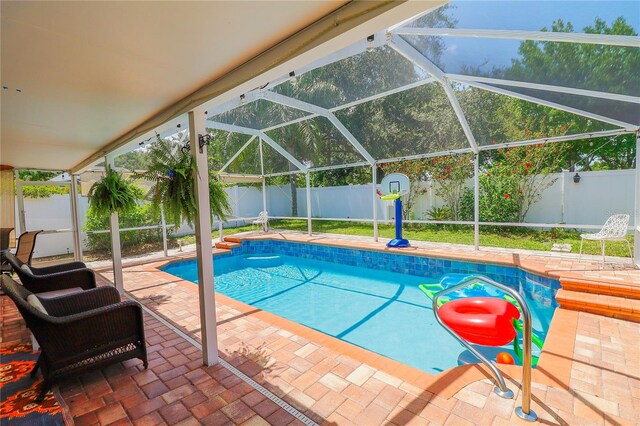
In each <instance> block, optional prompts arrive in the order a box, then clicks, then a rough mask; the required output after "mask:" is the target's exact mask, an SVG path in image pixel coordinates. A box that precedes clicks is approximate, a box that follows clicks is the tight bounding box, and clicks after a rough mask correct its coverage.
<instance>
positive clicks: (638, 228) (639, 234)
mask: <svg viewBox="0 0 640 426" xmlns="http://www.w3.org/2000/svg"><path fill="white" fill-rule="evenodd" d="M639 153H640V137H639V134H638V133H636V184H635V189H636V208H635V212H634V213H635V221H634V225H635V230H634V235H635V240H634V243H633V244H634V253H635V264H636V267H637V268H640V161H639V160H640V156H639V155H638V154H639Z"/></svg>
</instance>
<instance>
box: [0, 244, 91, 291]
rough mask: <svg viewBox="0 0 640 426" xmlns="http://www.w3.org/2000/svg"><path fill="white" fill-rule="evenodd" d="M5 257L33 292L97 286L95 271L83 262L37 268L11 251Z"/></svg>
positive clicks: (27, 287)
mask: <svg viewBox="0 0 640 426" xmlns="http://www.w3.org/2000/svg"><path fill="white" fill-rule="evenodd" d="M5 258H6V260H7V262H8V263H9V265H11V267H12V269H13V271H14V272H15V273H16V274H17V275H18V277H19V278H20V283H21V284H22V285H23V286H24V287H25V288H26V289H27V290H29V291H30V292H32V293H42V292H47V291H54V290H62V289H66V288H74V287H80V288H81V289H83V290H88V289H91V288H95V287H96V276H95V273H94V272H93V271H92V270H91V269H89V268H87V265H85V264H84V263H82V262H70V263H64V264H62V265H54V266H48V267H46V268H36V267H33V266H29V265H27V264H26V263H24V262H23V261H21V260H20V259H18V257H17V256H14V255H13V254H11V253H6V254H5Z"/></svg>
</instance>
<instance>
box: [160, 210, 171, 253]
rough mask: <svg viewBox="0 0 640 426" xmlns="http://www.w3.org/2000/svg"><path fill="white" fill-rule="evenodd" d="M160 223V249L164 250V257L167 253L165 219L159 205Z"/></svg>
mask: <svg viewBox="0 0 640 426" xmlns="http://www.w3.org/2000/svg"><path fill="white" fill-rule="evenodd" d="M160 224H161V226H162V250H163V251H164V257H167V256H168V255H169V253H168V251H167V220H166V219H165V217H164V207H162V205H160Z"/></svg>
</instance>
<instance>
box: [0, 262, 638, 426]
mask: <svg viewBox="0 0 640 426" xmlns="http://www.w3.org/2000/svg"><path fill="white" fill-rule="evenodd" d="M557 259H559V260H553V259H552V260H550V261H549V264H550V266H549V267H554V268H555V267H557V265H555V266H554V265H551V263H553V262H555V263H558V262H567V261H566V260H563V259H562V258H557ZM571 262H573V261H571ZM161 263H164V262H156V263H147V264H144V265H133V266H129V267H126V268H125V271H124V276H125V289H126V290H127V292H129V294H131V295H132V296H133V297H135V298H136V299H138V300H139V301H140V302H141V303H143V304H144V305H145V306H147V307H148V308H150V309H151V310H152V311H153V312H155V313H157V314H159V315H160V316H162V317H163V318H165V319H166V320H168V321H169V322H170V323H172V324H173V325H174V326H175V327H176V328H177V329H179V330H180V331H181V332H183V333H185V334H187V335H188V336H191V337H193V338H195V339H196V340H198V339H199V313H198V300H197V288H196V286H195V285H194V284H192V283H187V282H184V281H182V280H179V279H177V278H176V277H172V276H171V275H168V274H164V273H161V272H159V271H158V270H157V269H156V267H157V266H158V265H159V264H161ZM615 272H616V271H611V273H613V274H614V276H615ZM624 272H625V273H630V274H632V273H633V272H627V271H626V270H625V271H624ZM607 273H609V272H607ZM105 276H106V278H109V276H108V274H107V273H105ZM2 299H3V301H2V302H3V307H4V308H5V309H4V312H3V315H2V339H3V340H2V342H3V344H5V343H6V342H7V341H9V340H11V339H14V340H15V339H25V338H26V336H27V334H26V333H25V330H24V328H23V326H21V320H20V319H19V318H18V317H19V316H18V315H16V312H15V308H13V305H12V303H11V302H10V301H8V300H7V297H6V296H3V297H2ZM217 308H218V311H217V318H218V337H219V346H220V354H221V357H222V358H223V359H224V360H226V361H227V362H229V363H230V364H232V365H233V366H235V367H236V368H238V369H239V370H240V371H242V372H243V373H244V374H246V375H248V376H249V377H251V378H253V379H254V380H255V381H256V382H258V383H260V384H262V385H263V386H264V387H265V388H267V389H269V390H270V391H271V392H273V393H274V394H276V395H277V396H279V397H280V398H282V399H283V400H284V401H286V402H287V403H289V404H291V405H292V406H294V407H296V408H297V409H298V410H300V411H301V412H302V413H304V414H305V415H307V416H308V417H309V418H310V419H312V420H314V421H316V422H317V423H321V424H322V423H324V424H340V425H343V424H345V425H348V424H358V425H377V424H397V425H403V424H425V425H426V424H447V425H450V424H451V425H465V424H517V423H518V422H520V423H524V422H521V421H520V419H518V418H517V417H515V415H514V414H513V409H514V407H515V406H517V405H519V404H520V399H519V398H520V396H519V392H516V394H517V395H516V399H515V400H504V399H501V398H499V397H497V395H495V394H494V393H493V392H492V388H493V386H492V384H491V382H490V381H489V380H488V379H486V378H484V376H483V374H482V370H481V369H480V368H477V367H475V366H472V367H458V368H456V369H453V370H450V371H448V372H444V373H442V374H440V375H438V376H431V375H428V374H426V373H421V372H417V370H415V369H412V368H410V367H407V366H404V365H402V364H399V363H397V362H395V361H393V360H389V359H386V358H384V357H381V356H379V355H376V354H373V353H371V352H368V351H365V350H363V349H361V348H357V347H354V346H352V345H349V344H347V343H344V342H341V341H337V340H336V339H333V338H331V337H329V336H326V335H324V334H322V333H319V332H315V331H313V330H310V329H308V328H306V327H304V326H301V325H298V324H294V323H291V322H290V321H287V320H284V319H282V318H279V317H277V316H275V315H272V314H269V313H267V312H263V311H260V310H259V309H256V308H253V307H251V306H247V305H244V304H242V303H239V302H237V301H234V300H232V299H229V298H226V297H224V296H222V295H217ZM145 324H146V332H147V336H146V337H147V342H148V345H149V355H150V360H151V362H150V368H149V369H148V370H146V371H144V370H142V366H141V363H139V362H138V361H130V362H125V363H123V364H117V365H114V366H111V367H109V368H105V369H103V370H101V371H97V372H94V373H90V374H85V375H82V376H81V377H79V378H77V379H76V380H70V381H67V382H65V383H63V384H62V385H61V391H62V395H63V398H64V400H65V402H66V403H67V404H68V406H69V408H70V410H71V414H72V415H73V417H74V419H75V421H76V424H110V423H113V422H117V423H122V424H131V423H133V424H144V425H155V424H178V423H179V424H199V423H203V424H245V423H246V424H265V422H267V423H270V424H296V423H298V424H299V421H298V420H296V419H295V418H294V417H293V416H291V414H289V413H287V412H286V411H285V410H283V409H282V408H280V407H278V406H277V405H276V404H274V403H273V402H271V401H270V400H268V399H266V398H265V397H264V396H263V395H262V394H261V393H259V392H257V391H256V390H254V389H253V388H252V387H251V386H249V385H248V384H246V383H245V382H243V381H242V380H241V379H240V378H238V377H237V376H235V375H234V374H233V373H232V372H230V371H229V370H227V369H225V368H224V367H222V366H220V365H218V366H214V367H209V368H205V367H202V361H201V356H200V352H199V350H198V349H197V348H196V347H194V346H193V345H192V344H191V343H189V342H188V341H186V340H184V339H183V338H182V337H180V336H179V335H178V334H176V333H175V332H174V331H172V330H171V329H170V328H169V327H167V326H166V325H165V324H164V323H163V322H161V321H158V320H157V319H155V318H153V317H152V316H150V315H145ZM639 341H640V324H638V323H633V322H628V321H624V320H620V319H614V318H608V317H603V316H598V315H593V314H588V313H584V312H576V311H568V310H564V309H558V310H556V316H555V317H554V320H553V322H552V325H551V330H550V332H549V336H548V338H547V342H546V343H545V352H544V353H543V355H542V356H541V359H540V364H539V367H538V368H537V369H536V371H534V387H533V395H534V402H533V409H534V410H535V411H536V412H537V414H538V415H539V416H540V418H541V422H543V423H547V424H561V425H564V424H570V425H587V424H594V425H602V424H611V425H634V424H639V423H640V414H639V413H640V345H638V342H639ZM504 371H505V372H506V373H507V374H510V375H511V376H512V377H513V378H514V379H518V378H519V376H520V372H519V369H518V368H508V367H504ZM416 372H417V373H416ZM514 379H511V380H510V381H511V382H512V383H510V384H509V385H510V387H511V388H512V389H513V390H514V391H517V390H518V389H517V386H516V384H515V382H516V381H515V380H514Z"/></svg>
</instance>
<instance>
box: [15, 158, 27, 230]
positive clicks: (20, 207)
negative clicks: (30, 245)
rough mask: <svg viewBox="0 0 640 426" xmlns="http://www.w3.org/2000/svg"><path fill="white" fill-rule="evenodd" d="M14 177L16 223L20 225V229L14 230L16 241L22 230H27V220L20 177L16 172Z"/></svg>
mask: <svg viewBox="0 0 640 426" xmlns="http://www.w3.org/2000/svg"><path fill="white" fill-rule="evenodd" d="M15 177H16V198H17V201H18V224H19V225H20V231H19V232H18V230H16V231H15V236H16V241H17V240H18V237H19V236H20V234H22V233H23V232H27V223H26V222H27V220H26V217H25V213H24V191H23V190H22V185H21V184H20V177H19V176H18V172H17V171H16V173H15Z"/></svg>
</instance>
